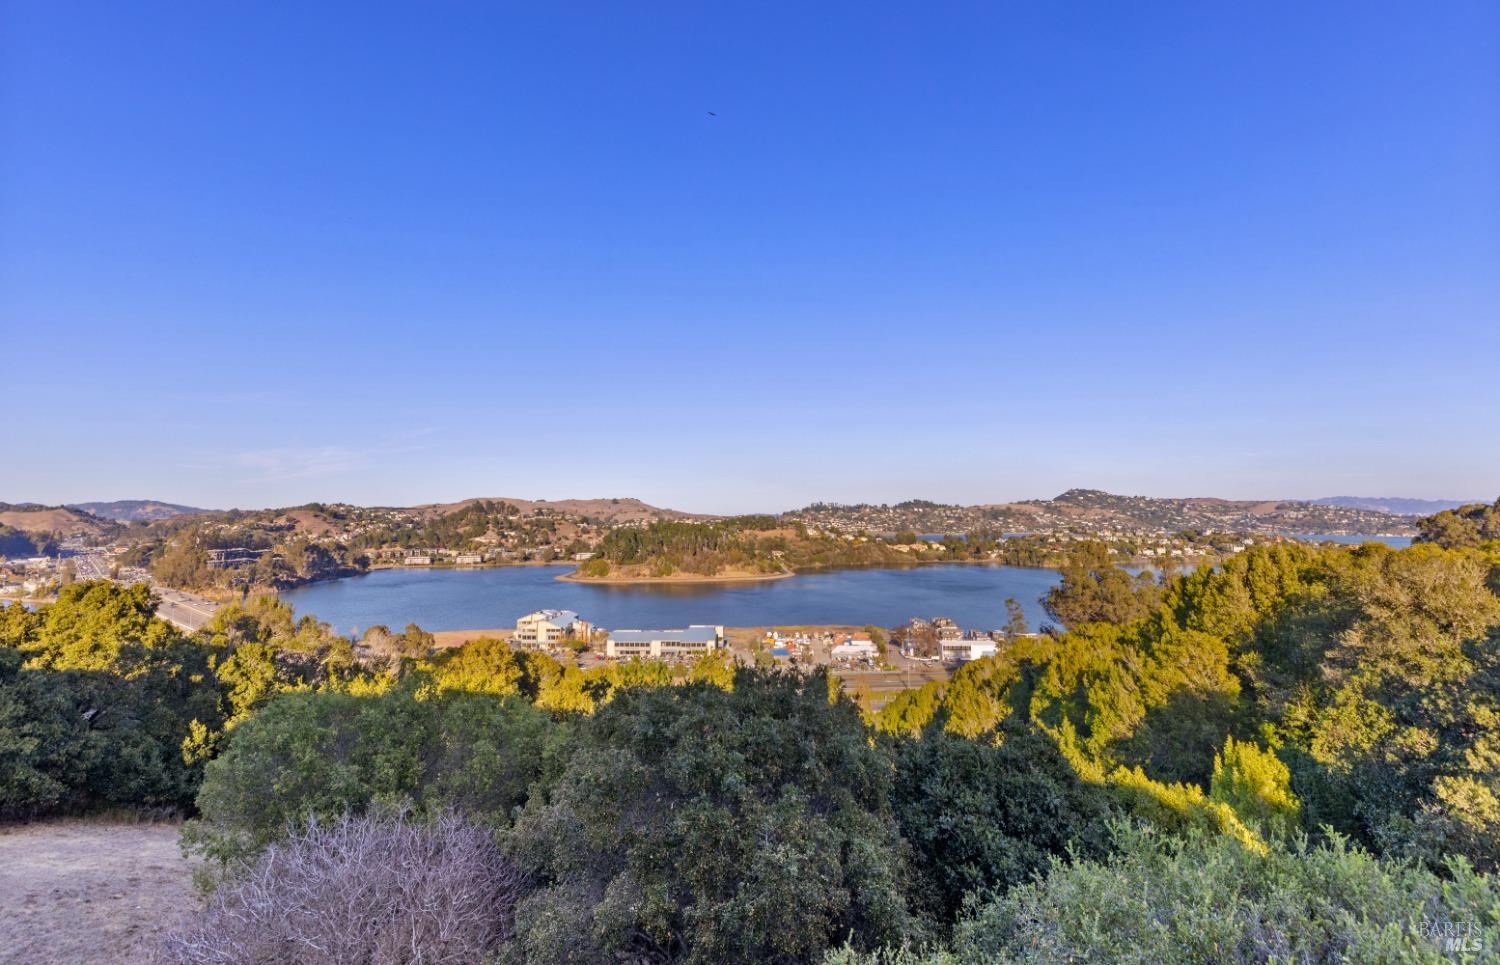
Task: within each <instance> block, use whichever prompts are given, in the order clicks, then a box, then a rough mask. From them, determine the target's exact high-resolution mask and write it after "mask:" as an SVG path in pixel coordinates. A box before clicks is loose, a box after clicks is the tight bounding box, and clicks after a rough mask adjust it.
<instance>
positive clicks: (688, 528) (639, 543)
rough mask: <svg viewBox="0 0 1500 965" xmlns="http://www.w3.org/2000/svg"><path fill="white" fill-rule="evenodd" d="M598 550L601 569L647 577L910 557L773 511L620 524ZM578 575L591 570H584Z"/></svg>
mask: <svg viewBox="0 0 1500 965" xmlns="http://www.w3.org/2000/svg"><path fill="white" fill-rule="evenodd" d="M597 552H598V558H599V559H600V560H603V561H605V562H607V563H608V564H610V569H609V570H607V571H604V572H607V573H609V574H611V575H614V576H616V577H618V576H621V575H623V574H629V575H632V576H637V577H646V578H650V577H668V576H672V575H674V574H679V573H683V574H691V575H696V576H718V575H723V574H765V575H772V574H781V573H793V572H796V571H798V570H807V569H823V568H828V567H836V566H870V565H879V564H899V563H903V562H910V561H911V560H910V557H907V556H905V555H904V554H901V553H899V552H897V551H896V550H895V549H893V548H891V547H890V546H888V545H886V544H884V543H882V542H880V541H878V540H869V539H859V540H853V539H841V538H837V537H830V536H813V535H809V533H808V531H807V529H806V527H803V526H800V525H791V526H789V525H786V524H784V523H782V522H781V521H780V520H779V519H777V518H776V517H773V516H736V517H732V518H730V519H725V520H719V521H716V522H708V523H698V522H675V521H661V522H656V523H652V524H651V525H649V526H644V527H624V528H620V529H615V530H612V531H611V532H609V533H608V534H607V535H606V536H605V537H604V539H603V540H601V541H600V543H599V546H598V549H597ZM595 572H598V571H597V569H596V571H595ZM582 575H585V576H588V575H591V574H590V573H589V572H588V571H584V573H583V574H582ZM600 575H603V574H602V573H601V574H600Z"/></svg>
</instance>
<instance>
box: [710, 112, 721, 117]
mask: <svg viewBox="0 0 1500 965" xmlns="http://www.w3.org/2000/svg"><path fill="white" fill-rule="evenodd" d="M708 116H709V117H718V116H719V115H717V114H715V113H714V112H713V111H709V112H708Z"/></svg>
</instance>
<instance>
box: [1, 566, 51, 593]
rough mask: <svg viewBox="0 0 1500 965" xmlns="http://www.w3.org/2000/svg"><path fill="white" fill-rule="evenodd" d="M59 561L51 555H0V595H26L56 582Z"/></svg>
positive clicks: (44, 588) (37, 591)
mask: <svg viewBox="0 0 1500 965" xmlns="http://www.w3.org/2000/svg"><path fill="white" fill-rule="evenodd" d="M58 567H59V561H58V560H57V559H56V558H54V557H51V556H28V557H17V558H14V559H6V558H4V557H0V596H10V597H26V596H34V595H36V594H38V593H42V592H44V591H46V589H47V588H48V587H50V586H51V585H52V584H54V583H56V582H57V579H58Z"/></svg>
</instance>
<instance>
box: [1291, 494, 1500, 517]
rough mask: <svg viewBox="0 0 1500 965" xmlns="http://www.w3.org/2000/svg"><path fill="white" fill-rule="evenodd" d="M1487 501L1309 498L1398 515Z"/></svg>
mask: <svg viewBox="0 0 1500 965" xmlns="http://www.w3.org/2000/svg"><path fill="white" fill-rule="evenodd" d="M1486 501H1487V500H1483V499H1404V498H1402V497H1400V496H1324V497H1323V498H1321V499H1309V500H1308V502H1310V503H1317V504H1318V505H1319V506H1343V507H1345V508H1347V509H1372V510H1374V511H1375V512H1377V513H1395V514H1396V515H1398V516H1431V515H1432V514H1433V513H1440V512H1442V511H1443V510H1445V509H1457V508H1458V507H1460V506H1467V505H1469V504H1470V503H1480V502H1486Z"/></svg>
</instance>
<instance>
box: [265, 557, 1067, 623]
mask: <svg viewBox="0 0 1500 965" xmlns="http://www.w3.org/2000/svg"><path fill="white" fill-rule="evenodd" d="M572 569H573V567H572V566H506V567H494V568H489V569H434V570H428V569H390V570H377V571H375V572H373V573H367V574H365V575H363V576H354V577H349V578H347V579H342V580H333V581H331V582H327V583H314V584H311V585H309V586H304V587H298V588H297V589H294V590H288V591H286V592H284V593H282V594H281V596H282V599H284V600H286V601H287V602H288V603H290V604H291V605H292V606H293V607H294V608H295V609H296V611H297V614H298V616H303V615H306V614H312V615H314V616H316V617H317V618H318V619H320V620H323V621H325V622H327V623H329V624H331V625H332V626H333V628H334V629H335V630H337V631H338V632H340V633H359V632H362V631H363V630H364V629H365V628H367V627H370V626H373V625H374V624H377V623H383V624H386V625H387V626H391V627H398V628H399V627H403V626H405V625H406V624H408V623H416V624H418V625H419V626H421V627H422V628H423V629H425V630H469V629H480V628H495V627H509V626H514V625H515V621H516V618H517V617H519V616H521V615H523V614H526V613H529V612H531V611H532V610H540V609H543V608H555V609H563V610H574V611H577V612H578V613H579V614H580V615H582V616H583V617H584V619H587V620H590V621H592V622H593V623H594V624H595V625H597V626H603V627H609V628H611V629H621V628H626V627H636V628H659V627H680V626H686V625H688V624H691V623H712V624H723V625H725V626H787V625H796V624H809V623H814V624H816V623H823V624H828V623H832V624H855V625H864V624H870V623H872V624H875V625H877V626H883V627H889V626H894V625H896V624H898V623H903V622H905V621H906V620H908V619H910V618H911V617H922V618H924V619H927V618H931V617H937V616H945V617H949V618H951V619H953V620H955V621H957V623H958V624H959V625H960V626H962V627H966V628H972V629H983V630H989V629H994V628H997V627H1001V626H1003V625H1004V624H1005V600H1006V598H1007V597H1015V599H1016V600H1018V601H1019V602H1020V604H1021V606H1022V608H1023V609H1024V610H1025V612H1026V619H1027V622H1028V623H1029V624H1030V625H1031V628H1032V629H1033V630H1035V629H1037V628H1038V627H1039V626H1040V625H1041V624H1042V623H1043V622H1045V621H1046V619H1047V617H1046V614H1045V613H1044V612H1043V610H1042V607H1041V603H1040V602H1039V600H1040V598H1041V596H1042V595H1043V594H1045V593H1046V592H1047V591H1048V590H1049V589H1051V588H1052V587H1053V586H1055V585H1056V584H1057V582H1058V575H1057V573H1056V571H1054V570H1043V569H1030V568H1026V567H1019V566H1000V565H990V564H979V563H961V564H958V563H954V564H943V563H938V564H928V565H923V566H911V567H899V568H871V569H850V570H832V571H826V572H818V573H803V574H798V575H796V576H792V577H789V578H787V579H783V580H771V581H767V582H760V583H716V584H701V583H700V584H677V585H669V584H663V585H657V586H640V585H637V586H618V585H600V584H589V583H572V582H564V581H560V580H558V579H557V576H558V575H559V574H563V573H568V572H571V570H572Z"/></svg>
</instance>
